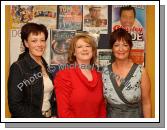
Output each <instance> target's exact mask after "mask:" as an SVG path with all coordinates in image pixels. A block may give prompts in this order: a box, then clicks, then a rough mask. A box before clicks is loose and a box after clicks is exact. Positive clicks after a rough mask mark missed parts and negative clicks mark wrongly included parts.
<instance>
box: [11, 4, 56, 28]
mask: <svg viewBox="0 0 167 130" xmlns="http://www.w3.org/2000/svg"><path fill="white" fill-rule="evenodd" d="M11 17H12V28H13V29H19V28H21V27H22V26H23V25H24V24H25V23H28V22H34V23H38V24H44V25H45V26H46V27H47V28H53V29H56V23H57V21H56V20H57V5H35V6H31V5H12V6H11Z"/></svg>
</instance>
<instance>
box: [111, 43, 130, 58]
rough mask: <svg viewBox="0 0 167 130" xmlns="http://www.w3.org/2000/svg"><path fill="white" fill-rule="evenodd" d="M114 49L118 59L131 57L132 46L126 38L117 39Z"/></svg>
mask: <svg viewBox="0 0 167 130" xmlns="http://www.w3.org/2000/svg"><path fill="white" fill-rule="evenodd" d="M112 51H113V54H114V56H115V58H116V59H118V60H126V59H128V57H129V53H130V46H129V44H128V43H126V41H125V40H120V41H118V40H117V41H116V42H115V43H114V45H113V48H112Z"/></svg>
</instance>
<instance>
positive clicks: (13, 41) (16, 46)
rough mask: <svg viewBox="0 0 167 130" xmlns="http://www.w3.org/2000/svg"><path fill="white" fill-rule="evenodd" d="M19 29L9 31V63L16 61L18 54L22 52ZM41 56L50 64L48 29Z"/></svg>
mask: <svg viewBox="0 0 167 130" xmlns="http://www.w3.org/2000/svg"><path fill="white" fill-rule="evenodd" d="M20 31H21V30H20V29H11V31H10V65H11V64H12V63H14V62H15V61H17V59H18V57H19V55H20V54H21V53H23V52H24V46H23V43H22V41H21V35H20ZM43 57H44V59H45V60H46V62H47V63H48V64H50V31H48V39H47V41H46V49H45V53H44V54H43Z"/></svg>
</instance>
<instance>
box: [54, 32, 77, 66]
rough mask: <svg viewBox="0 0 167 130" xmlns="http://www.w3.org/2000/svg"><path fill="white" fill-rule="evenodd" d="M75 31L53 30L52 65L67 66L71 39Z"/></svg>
mask: <svg viewBox="0 0 167 130" xmlns="http://www.w3.org/2000/svg"><path fill="white" fill-rule="evenodd" d="M74 35H75V31H64V30H51V64H54V65H56V64H66V63H67V50H68V47H69V41H70V39H71V38H72V37H73V36H74Z"/></svg>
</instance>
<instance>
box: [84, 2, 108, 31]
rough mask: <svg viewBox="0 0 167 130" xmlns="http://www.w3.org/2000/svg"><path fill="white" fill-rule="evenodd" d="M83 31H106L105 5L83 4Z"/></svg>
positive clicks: (106, 16)
mask: <svg viewBox="0 0 167 130" xmlns="http://www.w3.org/2000/svg"><path fill="white" fill-rule="evenodd" d="M83 31H88V32H91V33H98V34H107V33H108V6H107V5H84V6H83Z"/></svg>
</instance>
